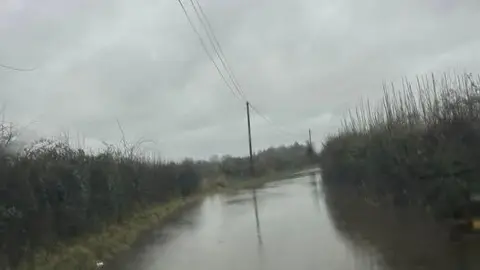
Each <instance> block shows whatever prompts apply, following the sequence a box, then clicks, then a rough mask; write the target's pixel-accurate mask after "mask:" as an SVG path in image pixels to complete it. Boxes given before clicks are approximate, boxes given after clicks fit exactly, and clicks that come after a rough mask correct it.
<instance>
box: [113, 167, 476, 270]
mask: <svg viewBox="0 0 480 270" xmlns="http://www.w3.org/2000/svg"><path fill="white" fill-rule="evenodd" d="M256 204H257V210H258V211H257V213H258V214H257V215H256V214H255V213H256V211H255V207H254V206H255V201H254V200H253V192H252V191H241V192H238V193H235V194H217V195H212V196H210V197H207V198H205V199H204V200H203V201H202V202H201V203H199V204H198V205H197V206H194V207H192V208H191V209H188V210H186V211H185V212H183V213H182V214H181V215H180V216H179V217H177V218H176V219H175V220H172V221H171V222H170V223H169V224H167V225H165V226H163V227H162V228H160V229H158V230H156V231H154V232H152V233H151V234H149V236H148V241H146V242H145V243H142V246H141V247H140V248H138V249H136V250H134V251H132V252H130V254H126V255H125V256H122V258H119V259H118V260H116V261H114V262H113V264H112V265H110V266H109V268H111V269H120V270H134V269H135V270H157V269H158V270H160V269H161V270H192V269H195V270H235V269H242V270H243V269H245V270H256V269H259V270H260V269H265V270H270V269H271V270H287V269H288V270H290V269H298V270H303V269H320V270H323V269H325V270H371V269H378V270H387V269H392V270H400V269H401V270H403V269H405V270H407V269H408V270H410V269H427V270H429V269H435V270H439V269H461V270H462V269H480V263H479V262H478V259H475V258H477V257H480V256H475V255H480V252H477V253H475V252H474V251H472V250H474V249H472V248H471V247H470V246H468V245H466V244H465V245H460V246H458V245H453V244H451V243H449V242H448V240H447V237H446V234H445V233H444V232H443V231H442V229H441V228H439V227H437V226H436V225H435V224H434V223H433V222H430V221H428V220H427V219H423V218H422V217H419V216H417V215H415V214H411V213H408V214H405V213H396V214H392V211H390V210H388V211H386V210H385V209H380V208H379V207H376V206H372V205H370V204H368V203H365V202H364V201H363V200H356V199H355V198H354V196H353V195H352V194H349V193H348V192H346V191H345V192H344V191H341V192H340V191H332V190H327V189H326V188H323V187H322V184H321V180H320V177H319V175H317V174H312V175H311V176H304V177H298V178H295V179H287V180H282V181H278V182H274V183H271V184H269V185H267V186H265V187H263V188H261V189H258V190H257V191H256ZM257 217H258V219H257ZM472 254H473V255H472ZM472 258H473V259H472ZM475 260H477V261H475Z"/></svg>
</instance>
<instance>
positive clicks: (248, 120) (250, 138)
mask: <svg viewBox="0 0 480 270" xmlns="http://www.w3.org/2000/svg"><path fill="white" fill-rule="evenodd" d="M247 124H248V150H249V152H250V177H252V178H253V176H254V175H255V170H254V168H253V151H252V131H251V128H250V103H249V102H248V101H247Z"/></svg>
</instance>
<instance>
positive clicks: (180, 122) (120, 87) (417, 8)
mask: <svg viewBox="0 0 480 270" xmlns="http://www.w3.org/2000/svg"><path fill="white" fill-rule="evenodd" d="M183 1H184V2H185V6H186V7H187V8H189V12H190V14H192V16H193V15H194V13H193V11H192V10H191V6H190V4H189V3H190V2H189V0H183ZM199 1H200V3H201V4H202V6H203V8H204V10H205V13H206V14H207V16H208V17H209V19H210V23H211V24H212V27H213V29H214V30H215V32H216V35H217V38H218V40H219V41H220V43H221V44H222V48H223V51H224V53H225V55H226V57H227V59H228V61H229V63H230V65H231V68H232V70H233V71H234V73H235V74H236V77H237V79H238V81H239V82H240V84H241V85H242V87H243V90H244V92H245V93H246V95H247V97H248V99H249V100H250V101H251V102H252V103H253V104H254V105H255V106H256V107H258V109H260V110H261V111H262V112H264V113H265V114H266V115H268V117H270V118H271V119H272V121H273V122H275V123H276V124H277V125H278V126H282V127H283V128H284V129H286V130H289V131H290V132H291V133H294V134H293V136H288V135H285V134H284V133H283V132H279V130H278V129H276V128H275V127H274V126H272V125H270V124H269V123H268V122H265V121H264V120H263V119H262V118H260V117H257V116H255V115H254V116H253V119H252V133H253V145H254V148H255V149H261V148H265V147H268V146H269V145H278V144H283V143H291V142H293V141H294V140H299V141H304V140H305V139H306V138H307V137H308V128H311V129H312V130H313V139H314V140H315V141H316V142H317V143H318V144H320V142H321V141H322V139H323V138H324V136H325V134H327V133H331V132H333V131H334V130H335V129H336V127H338V123H339V117H340V116H341V114H342V112H344V111H345V110H346V109H347V108H349V107H353V106H355V104H357V103H358V102H359V99H360V98H361V97H370V98H373V99H375V98H377V97H378V96H379V94H380V93H381V86H382V82H383V81H399V80H400V79H401V78H402V77H404V76H407V77H411V76H414V75H417V74H420V75H421V74H425V73H428V72H443V71H452V70H455V71H458V72H462V71H468V72H473V73H477V74H478V73H480V72H479V71H480V35H479V34H478V25H480V2H478V1H477V0H463V1H462V0H422V1H418V0H401V1H400V0H395V1H394V0H390V1H387V0H362V1H359V0H235V1H234V0H231V1H227V0H199ZM0 41H1V42H0V63H1V64H7V65H11V66H15V67H19V68H35V70H34V71H30V72H17V71H11V70H7V69H1V68H0V83H1V85H0V102H1V103H2V105H3V106H4V107H5V117H6V119H8V120H9V121H12V122H14V123H16V124H17V125H19V126H27V128H24V132H25V133H27V134H32V132H35V134H36V135H37V136H53V135H59V134H60V133H62V132H68V133H69V134H70V136H71V137H76V136H77V134H81V136H82V137H85V138H86V140H85V142H86V145H87V147H97V146H98V145H99V142H101V141H109V142H113V143H115V142H118V141H119V140H120V138H121V132H120V131H119V129H118V126H117V122H116V120H117V119H118V121H119V122H120V123H121V125H122V127H123V129H124V131H125V135H126V137H127V139H128V140H130V141H135V140H138V139H139V138H145V139H149V140H152V141H154V142H155V144H150V145H148V147H149V148H150V149H152V150H155V151H159V152H161V154H162V155H163V156H164V157H168V158H175V159H177V158H181V157H184V156H191V157H196V158H205V157H209V156H211V155H213V154H232V155H246V154H247V153H248V148H247V145H248V144H247V137H246V122H245V105H244V104H243V103H241V102H240V101H239V100H237V99H236V98H235V97H234V96H233V95H232V94H231V93H230V91H229V90H228V88H227V87H226V86H225V84H224V83H223V82H222V80H221V79H220V76H219V75H218V73H217V71H216V70H215V67H214V66H213V64H212V63H211V62H210V60H209V59H208V57H207V55H206V54H205V52H204V51H203V50H202V47H201V46H200V43H199V41H198V38H197V36H196V35H195V34H194V32H193V31H192V29H191V28H190V26H189V24H188V21H187V20H186V18H185V16H184V14H183V12H182V9H181V7H180V5H179V4H178V2H177V0H141V1H133V0H102V1H98V0H69V1H65V0H42V1H38V0H2V1H1V3H0Z"/></svg>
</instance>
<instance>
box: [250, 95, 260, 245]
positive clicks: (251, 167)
mask: <svg viewBox="0 0 480 270" xmlns="http://www.w3.org/2000/svg"><path fill="white" fill-rule="evenodd" d="M247 124H248V150H249V152H250V177H251V178H253V177H254V176H255V169H254V166H253V150H252V130H251V127H250V103H249V102H248V101H247ZM252 195H253V207H254V208H255V221H256V222H257V237H258V243H259V244H260V245H261V244H262V235H261V233H260V219H259V218H258V204H257V192H256V190H255V188H253V190H252Z"/></svg>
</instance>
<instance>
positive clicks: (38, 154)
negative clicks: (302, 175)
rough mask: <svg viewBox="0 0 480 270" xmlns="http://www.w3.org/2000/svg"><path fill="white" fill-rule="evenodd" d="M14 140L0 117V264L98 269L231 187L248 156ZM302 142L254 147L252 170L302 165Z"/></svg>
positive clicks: (261, 172) (244, 171)
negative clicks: (158, 156) (148, 154)
mask: <svg viewBox="0 0 480 270" xmlns="http://www.w3.org/2000/svg"><path fill="white" fill-rule="evenodd" d="M16 140H17V136H16V133H15V131H14V129H13V128H12V127H11V125H8V124H6V123H0V269H19V270H20V269H36V270H51V269H59V270H60V269H62V270H63V269H84V270H89V269H96V268H97V267H98V265H97V264H101V263H102V262H104V261H105V260H107V261H108V260H109V259H111V258H112V257H114V256H115V255H117V254H118V253H119V252H122V251H124V250H127V249H128V248H129V247H130V246H131V245H132V244H133V243H134V242H135V241H136V240H137V238H138V237H139V235H140V234H141V233H142V232H144V231H146V230H149V229H152V228H154V227H155V226H158V224H160V223H161V222H162V221H164V220H165V218H167V217H169V216H171V214H172V213H174V212H178V211H180V210H181V209H183V208H184V207H185V206H187V205H190V204H192V203H194V202H195V201H197V199H199V198H200V197H201V196H202V194H204V193H205V192H207V191H211V190H215V189H216V188H215V187H216V186H218V185H219V183H223V186H230V187H236V186H237V184H231V183H237V182H238V181H240V179H243V180H246V179H248V173H249V167H248V158H246V157H241V158H240V157H238V158H236V157H229V156H227V157H222V158H212V159H211V160H209V161H194V160H191V159H186V160H184V161H183V162H168V161H164V160H154V159H150V158H145V157H144V156H143V155H142V154H141V153H140V152H139V151H138V149H139V147H138V145H129V144H128V143H126V142H125V141H124V140H123V141H122V144H123V147H121V148H118V147H115V146H112V145H107V146H106V148H105V150H104V151H102V152H100V153H95V154H94V153H87V152H85V151H84V150H82V149H75V148H73V147H71V146H70V145H69V144H68V142H64V141H61V140H39V141H36V142H34V143H31V144H30V145H28V146H26V147H21V148H19V147H17V146H18V145H16ZM302 151H303V152H302ZM305 151H306V146H304V145H300V144H297V143H296V144H294V145H292V146H282V147H278V148H271V149H268V150H266V151H262V152H259V153H258V154H257V155H256V158H255V162H256V165H257V166H256V169H257V170H256V176H258V177H260V178H261V177H263V176H266V175H269V174H271V173H272V172H278V171H282V170H287V169H292V168H295V167H297V166H298V167H299V168H300V167H302V165H305V162H307V159H305V158H303V157H302V154H303V156H305V153H306V152H305ZM297 158H301V159H297ZM238 186H239V187H240V185H238Z"/></svg>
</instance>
